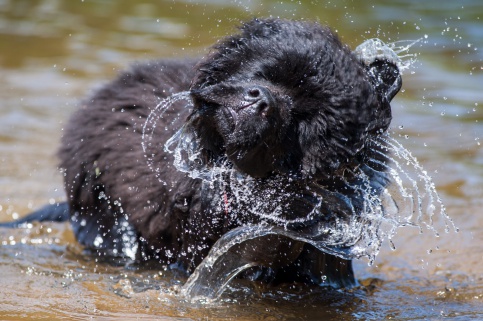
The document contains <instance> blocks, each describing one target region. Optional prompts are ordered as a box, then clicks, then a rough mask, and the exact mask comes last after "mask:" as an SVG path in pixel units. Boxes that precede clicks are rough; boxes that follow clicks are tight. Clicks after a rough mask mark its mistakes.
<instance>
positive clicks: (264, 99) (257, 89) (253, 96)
mask: <svg viewBox="0 0 483 321" xmlns="http://www.w3.org/2000/svg"><path fill="white" fill-rule="evenodd" d="M244 98H245V101H246V102H247V103H249V104H250V105H249V106H250V107H251V108H252V109H255V110H256V111H257V112H258V113H260V114H262V115H264V116H266V114H267V113H268V112H269V111H270V109H272V108H273V105H274V101H273V96H272V94H271V93H270V90H268V89H267V88H265V87H263V86H252V87H249V88H248V89H247V90H246V93H245V97H244Z"/></svg>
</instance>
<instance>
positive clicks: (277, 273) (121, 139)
mask: <svg viewBox="0 0 483 321" xmlns="http://www.w3.org/2000/svg"><path fill="white" fill-rule="evenodd" d="M395 84H396V88H395V87H394V86H395ZM399 88H400V76H399V74H398V69H397V67H396V66H395V65H394V64H392V63H391V62H387V61H383V60H377V61H374V64H372V65H366V64H364V63H363V62H361V61H360V59H359V58H358V57H356V55H354V54H353V53H352V52H351V51H350V50H349V49H348V48H347V47H346V46H344V45H342V44H341V43H340V41H339V40H338V39H337V37H336V36H335V35H334V34H333V33H332V32H331V31H330V30H329V29H327V28H325V27H322V26H320V25H318V24H315V23H308V22H296V21H286V20H278V19H269V20H253V21H251V22H249V23H247V24H245V25H244V26H243V27H242V28H241V32H240V33H239V34H236V35H234V36H231V37H227V38H225V39H224V40H222V41H221V42H219V43H218V44H217V45H215V46H214V47H213V48H212V50H211V52H210V53H209V54H208V55H207V56H206V57H205V58H203V59H201V60H199V61H196V60H173V61H168V60H164V61H153V62H148V63H144V64H137V65H135V66H133V68H132V70H131V71H129V72H124V73H122V74H120V75H119V77H118V78H117V79H116V80H115V81H113V82H111V83H109V84H107V85H106V86H104V87H103V88H101V89H100V90H98V91H97V92H95V94H94V95H93V96H92V97H91V98H90V99H88V100H85V101H84V102H83V103H82V105H81V107H80V109H79V110H78V111H77V112H76V113H75V114H74V115H73V117H72V119H71V121H70V123H69V125H68V126H67V127H66V128H65V132H64V135H63V139H62V145H61V148H60V150H59V157H60V160H61V162H60V167H61V168H62V169H63V172H64V181H65V190H66V193H67V200H68V205H69V212H70V219H71V222H72V226H73V229H74V232H75V235H76V237H77V239H78V240H79V242H80V243H81V244H83V245H84V246H85V247H87V248H89V249H91V250H94V251H95V252H97V253H98V255H100V256H119V257H126V256H127V257H130V258H132V259H136V260H155V261H158V262H160V263H162V264H176V265H177V266H179V267H181V268H182V269H184V270H186V271H188V272H191V271H193V269H194V268H195V267H196V266H197V265H198V264H199V263H200V262H201V260H202V259H203V258H204V257H205V256H206V255H207V253H208V251H209V250H210V248H211V247H212V245H213V244H214V243H215V242H216V241H217V240H218V239H219V238H220V237H221V236H222V235H223V234H225V233H226V232H228V231H229V230H231V229H233V228H235V227H237V226H240V225H243V224H246V223H250V224H258V223H265V222H264V219H263V217H257V216H256V215H252V214H250V213H254V210H248V207H249V206H251V205H250V204H248V203H250V200H248V201H247V200H244V201H243V202H242V201H240V200H239V199H237V198H236V197H235V194H236V191H233V190H231V189H230V186H229V185H227V184H224V183H223V181H218V182H215V183H213V184H208V183H206V182H204V181H203V180H202V179H200V178H192V177H190V176H189V173H185V172H183V171H179V170H178V169H177V168H175V166H174V165H173V155H172V154H170V153H168V152H166V151H165V150H164V148H163V146H164V144H165V142H166V141H167V140H168V139H169V138H170V137H172V136H173V135H174V134H175V133H176V131H177V130H179V128H184V130H185V132H187V133H190V134H191V135H192V136H193V137H195V138H196V139H197V142H198V145H199V146H198V147H197V148H198V152H199V155H200V156H199V157H200V161H201V162H202V165H201V166H203V167H206V168H212V167H214V166H217V164H221V163H223V164H229V167H230V168H231V169H232V170H233V171H234V172H237V173H240V175H242V176H244V177H245V178H246V179H247V182H251V183H250V184H252V185H250V186H251V187H250V188H251V190H250V192H251V193H252V194H253V195H254V200H256V201H257V202H260V203H262V206H261V207H258V209H257V210H259V211H261V212H264V213H265V214H268V213H269V212H270V211H275V207H277V206H278V207H277V208H281V210H280V211H281V213H282V214H281V215H282V216H283V217H284V218H285V219H297V218H299V217H305V216H307V213H309V212H311V211H313V208H314V206H315V205H314V204H315V203H317V200H313V199H311V197H312V196H311V195H312V194H313V191H314V188H315V189H317V188H318V187H323V189H324V190H329V191H331V190H333V191H337V192H338V193H340V194H341V195H345V194H344V193H346V194H348V195H346V197H348V198H351V201H352V204H353V206H355V207H356V208H357V206H362V205H361V200H360V199H358V198H359V197H360V196H358V195H349V193H348V192H344V188H343V186H344V184H343V183H342V182H343V181H351V180H353V182H354V184H357V182H356V179H355V178H354V177H351V174H350V173H351V170H352V169H354V168H358V167H360V166H363V165H364V158H365V157H366V156H367V154H368V153H369V151H368V149H367V142H368V139H369V138H371V137H374V136H376V135H379V134H380V133H382V132H384V131H385V130H386V129H387V127H388V126H389V123H390V120H391V109H390V105H389V102H390V100H391V99H392V97H393V96H394V95H395V93H396V92H397V90H399ZM183 91H189V92H190V97H191V99H192V102H193V107H192V108H187V107H186V102H183V101H177V102H174V103H173V104H172V105H171V106H170V107H169V108H168V109H167V110H166V112H165V113H164V115H163V117H161V118H160V119H159V121H158V122H157V123H156V126H155V127H154V128H153V133H152V137H153V138H154V140H153V141H152V142H150V143H151V145H150V148H152V149H153V150H154V151H155V152H152V153H151V149H150V150H149V151H148V153H149V155H148V156H149V157H152V163H153V164H155V167H156V168H155V170H154V171H153V169H152V168H150V167H149V166H147V164H146V155H145V154H146V152H145V151H144V150H143V147H142V137H143V126H144V124H145V122H146V120H147V118H148V116H149V115H150V113H151V112H153V110H155V108H156V106H157V105H158V104H159V102H160V101H161V100H163V99H166V98H168V97H170V96H171V95H173V94H175V93H179V92H183ZM383 176H384V175H383V173H381V174H380V177H371V178H370V180H371V182H374V186H376V185H377V186H379V187H381V186H383V185H384V182H383V181H384V177H383ZM273 181H277V182H278V185H277V186H279V187H280V186H282V187H281V188H277V187H273V186H274V185H273V184H272V183H271V182H273ZM314 184H315V185H316V186H318V187H313V186H314ZM311 186H312V187H311ZM268 190H270V193H268V192H267V191H268ZM287 195H288V196H287ZM257 197H258V198H257ZM312 198H313V197H312ZM326 200H330V197H327V198H326ZM358 204H359V205H358ZM324 208H325V209H321V210H319V212H318V213H317V215H318V216H319V218H318V219H319V220H320V219H321V217H322V218H323V217H325V216H326V217H329V216H332V217H336V216H340V217H343V216H344V215H348V213H344V211H343V210H342V209H340V208H339V209H338V208H337V206H330V205H327V206H325V207H324ZM255 211H256V210H255ZM262 214H263V213H262ZM262 216H263V215H262ZM309 225H310V224H309ZM309 225H307V224H306V225H303V226H298V227H297V226H294V227H293V228H294V229H304V228H310V226H309ZM272 240H273V242H265V243H264V244H260V246H259V247H258V249H257V250H256V254H254V253H249V252H250V251H246V252H245V253H246V255H253V256H258V257H263V259H262V260H260V263H261V265H263V267H261V268H259V269H258V270H257V271H255V272H253V271H252V273H251V274H250V273H247V274H246V275H250V276H251V277H252V278H254V279H265V280H268V281H271V282H278V281H284V282H285V281H302V282H309V283H316V284H319V283H322V280H323V279H324V280H325V278H327V277H328V278H329V279H330V281H331V284H333V285H335V286H350V285H353V284H355V280H354V276H353V272H352V267H351V262H350V261H346V260H343V259H340V258H338V257H336V256H333V255H330V254H326V253H323V252H320V251H318V250H316V249H315V248H314V247H312V246H311V245H309V244H303V243H301V242H295V241H290V240H288V239H283V238H273V239H272ZM241 255H244V254H243V253H241Z"/></svg>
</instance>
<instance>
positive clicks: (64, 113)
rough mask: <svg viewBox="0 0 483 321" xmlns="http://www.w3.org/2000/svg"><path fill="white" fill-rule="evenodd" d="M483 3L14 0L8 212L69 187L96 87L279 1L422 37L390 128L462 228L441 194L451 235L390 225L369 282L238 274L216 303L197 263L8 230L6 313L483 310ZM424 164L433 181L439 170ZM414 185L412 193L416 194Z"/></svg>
mask: <svg viewBox="0 0 483 321" xmlns="http://www.w3.org/2000/svg"><path fill="white" fill-rule="evenodd" d="M480 8H481V4H480V2H479V1H476V0H475V1H471V0H469V1H468V0H466V1H458V2H451V1H448V2H440V1H425V2H421V1H409V2H407V1H393V2H391V3H387V2H385V1H371V2H352V1H340V2H332V1H331V2H328V1H327V2H313V3H312V2H310V3H309V2H301V3H298V2H291V1H282V2H280V3H279V2H277V3H274V2H268V1H260V2H249V3H248V2H246V3H245V2H230V3H218V2H206V1H203V2H202V1H199V2H172V1H169V2H162V1H161V2H160V1H156V2H155V1H144V2H143V3H138V2H125V1H102V2H90V1H83V2H82V1H62V0H58V1H50V0H42V1H38V2H32V1H27V0H25V1H24V0H15V1H13V0H11V1H1V2H0V22H1V23H0V73H1V74H2V77H0V78H1V79H0V98H1V99H0V115H1V117H0V151H1V153H0V155H1V156H0V219H2V220H10V219H11V218H13V217H16V216H22V215H24V214H26V213H27V212H28V211H30V210H31V209H33V208H37V207H40V206H41V205H43V204H45V203H47V202H49V201H52V202H53V201H57V200H63V199H64V198H65V196H64V194H63V190H62V177H61V175H60V174H59V173H58V172H57V171H56V169H55V168H56V164H57V160H56V158H55V156H54V154H55V150H56V148H57V146H58V141H59V138H60V136H61V134H62V127H63V126H64V124H65V120H66V119H67V117H68V115H70V114H71V113H72V111H73V110H74V108H76V107H77V105H78V100H79V99H80V98H82V97H85V96H86V93H87V92H88V91H89V90H90V89H92V88H94V87H95V86H97V85H99V84H101V83H102V82H104V81H107V80H109V79H111V78H112V77H113V75H115V74H116V73H117V72H118V70H120V69H124V68H126V66H127V65H128V64H129V63H130V62H132V61H135V60H144V59H150V58H156V57H180V56H184V55H191V56H193V55H204V54H206V51H205V49H204V48H206V47H207V46H208V45H210V44H212V43H214V42H215V41H216V39H217V38H218V37H220V36H223V35H225V34H229V33H231V32H232V31H233V25H234V24H236V23H237V22H238V21H239V20H240V19H249V18H251V17H253V16H267V15H274V16H282V17H289V18H291V17H295V18H305V19H319V20H320V21H321V22H322V23H326V24H328V25H330V26H332V28H333V29H334V30H336V31H337V32H338V33H339V35H340V36H341V37H342V40H343V41H345V42H346V43H348V44H349V45H350V46H351V48H356V47H357V46H358V45H359V44H361V43H363V42H364V40H366V39H371V38H379V39H382V40H383V41H384V42H385V43H387V44H390V43H394V42H396V43H398V41H400V40H405V39H422V40H421V41H419V42H418V43H416V44H415V45H414V46H413V47H411V50H410V51H411V53H413V52H414V53H417V56H416V57H410V58H409V59H412V58H416V59H417V60H416V62H415V63H414V64H413V68H411V69H408V70H407V71H405V73H404V75H403V82H404V83H403V90H402V92H400V93H399V94H398V95H397V96H396V97H395V99H394V101H393V103H392V105H393V114H394V119H393V122H392V126H391V129H390V136H391V137H392V138H393V139H395V140H397V141H398V142H400V143H402V144H403V145H404V147H405V148H406V149H407V150H409V151H411V154H412V155H413V156H416V157H417V159H418V163H419V164H420V165H421V166H422V167H423V168H424V169H425V170H426V174H427V176H429V177H430V178H431V181H432V183H433V184H434V185H435V187H436V189H437V191H438V193H439V197H440V198H441V199H442V200H443V203H444V205H445V210H446V212H447V213H448V215H449V216H450V217H451V218H452V219H453V220H454V221H455V225H457V226H458V228H459V230H460V231H459V232H458V233H455V232H454V231H453V228H452V224H451V222H449V221H447V223H448V225H449V227H450V231H449V233H445V232H444V230H445V228H446V224H445V219H444V215H441V214H440V213H441V212H440V211H441V210H440V209H439V207H438V206H439V205H438V204H439V203H438V202H437V198H434V200H435V202H434V204H435V206H436V208H435V215H433V223H432V224H433V226H435V227H434V228H435V229H436V230H437V231H439V237H436V235H435V233H434V231H433V230H432V229H431V228H430V229H428V228H426V227H424V226H425V224H420V223H422V222H426V223H428V224H429V226H431V224H430V221H428V217H427V216H424V217H423V221H422V222H418V221H416V224H417V225H418V226H419V225H420V226H423V233H422V234H421V233H420V229H419V228H418V227H412V226H411V224H409V225H408V226H406V227H403V228H398V229H397V233H396V234H395V235H394V236H392V237H391V239H390V241H391V242H389V239H388V238H386V241H384V242H383V243H382V244H381V247H380V250H379V253H378V254H377V256H376V259H375V261H374V262H373V265H372V266H368V263H369V259H367V258H361V259H356V260H354V262H355V274H356V277H357V278H358V280H359V283H360V284H361V285H362V287H360V288H356V289H353V290H351V291H339V292H334V291H327V290H325V289H323V288H310V287H309V288H307V287H299V286H293V285H291V286H285V287H278V288H267V287H263V286H261V285H257V284H252V283H247V282H243V281H241V280H231V281H230V282H229V283H228V285H227V286H226V287H225V291H224V293H223V294H222V295H221V297H220V300H219V301H217V303H206V302H205V303H203V302H200V303H190V302H186V300H185V299H184V298H183V297H182V296H181V295H180V294H179V293H180V291H181V287H182V285H183V284H185V282H186V279H184V278H183V277H181V276H177V275H173V274H170V272H169V271H164V270H163V269H161V270H160V269H159V268H150V267H142V268H140V267H136V266H131V267H129V268H124V267H115V266H111V265H109V264H107V263H105V262H100V261H99V260H97V259H96V258H93V257H90V256H85V255H84V254H83V253H82V249H81V248H80V246H79V245H78V244H77V243H76V242H75V240H74V238H73V236H72V233H71V232H70V230H69V227H68V226H67V225H63V224H50V225H43V226H39V225H35V224H34V225H33V226H32V228H27V229H20V230H14V231H12V230H0V271H1V273H2V278H0V286H1V287H2V291H1V292H0V318H1V319H5V320H18V319H32V320H37V319H39V318H45V319H49V320H59V319H66V318H68V319H86V318H89V317H94V318H97V319H104V320H111V319H119V318H131V319H146V320H148V319H163V320H180V319H186V320H203V319H210V320H227V319H236V320H261V319H264V320H299V319H305V320H320V319H327V320H331V319H334V320H354V319H359V320H370V319H373V320H380V319H397V320H414V319H451V320H468V319H480V318H482V316H483V309H482V305H481V300H482V299H483V279H482V277H481V276H482V275H483V268H482V265H481V260H482V249H481V244H483V238H482V235H483V230H482V226H483V220H482V217H483V216H482V215H480V214H481V208H483V203H482V200H483V189H482V186H483V166H482V164H483V151H482V147H481V139H482V137H483V129H482V127H481V123H482V121H483V113H482V112H483V110H482V107H481V106H482V103H483V97H482V93H481V84H482V83H483V75H482V71H481V70H482V69H481V66H482V65H483V63H482V59H483V58H482V54H481V48H482V47H483V43H482V39H483V37H482V30H483V24H482V20H481V19H482V17H481V10H480ZM426 36H427V37H426ZM402 45H403V46H404V45H405V44H402ZM396 149H397V148H396ZM394 157H396V160H398V162H399V163H400V164H401V166H406V162H402V161H401V159H403V158H397V156H394ZM408 166H409V169H411V168H413V165H408ZM391 167H394V164H393V165H391ZM403 169H404V171H408V168H406V167H403ZM411 171H412V169H411V170H409V172H411ZM399 176H400V178H401V179H402V180H404V181H405V183H404V184H406V185H405V186H411V185H410V184H412V183H411V182H410V181H409V180H406V177H405V176H404V175H401V174H399ZM412 178H413V180H414V181H415V182H417V183H418V184H422V185H418V186H420V187H418V188H419V192H420V193H421V192H422V191H424V190H425V184H424V183H423V182H424V180H420V179H419V177H418V176H417V175H416V176H413V177H412ZM234 179H235V178H234ZM393 188H394V190H389V193H390V194H391V195H394V193H396V194H397V193H398V192H397V191H398V185H393ZM413 198H415V199H417V196H414V197H413ZM404 199H406V200H407V204H408V205H407V206H411V205H410V204H411V201H409V200H410V198H404ZM423 199H428V198H427V196H423ZM423 204H426V203H424V202H423ZM425 207H426V205H423V209H425ZM416 208H417V207H416ZM416 218H417V214H414V216H412V217H411V218H408V219H409V220H411V221H412V222H414V221H415V219H416ZM404 219H406V217H400V218H398V220H401V222H402V221H404ZM387 226H388V227H391V226H393V225H392V222H389V223H388V225H387ZM389 231H390V229H389ZM391 243H392V244H393V245H391ZM394 248H395V249H394Z"/></svg>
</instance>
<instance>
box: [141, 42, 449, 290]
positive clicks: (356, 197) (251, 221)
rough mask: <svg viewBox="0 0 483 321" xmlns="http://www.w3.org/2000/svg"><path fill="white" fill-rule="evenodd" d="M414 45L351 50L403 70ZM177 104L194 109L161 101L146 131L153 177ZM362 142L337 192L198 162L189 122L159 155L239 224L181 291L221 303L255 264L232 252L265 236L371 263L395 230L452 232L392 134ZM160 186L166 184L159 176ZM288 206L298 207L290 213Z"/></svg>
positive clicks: (184, 96)
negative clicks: (169, 113) (363, 154)
mask: <svg viewBox="0 0 483 321" xmlns="http://www.w3.org/2000/svg"><path fill="white" fill-rule="evenodd" d="M418 41H419V40H418ZM418 41H412V42H405V43H403V42H398V43H392V44H389V45H386V44H384V43H383V42H382V41H380V40H379V39H370V40H367V41H366V42H364V43H363V44H362V45H360V46H359V47H358V48H357V49H356V50H355V52H356V54H358V55H359V56H360V58H361V59H362V60H363V61H365V62H366V63H371V62H373V61H374V60H375V59H378V58H381V57H384V59H389V60H390V61H392V62H394V63H396V64H397V66H398V67H399V69H400V70H404V69H407V68H408V67H409V66H410V65H411V64H412V63H413V62H414V57H415V56H414V55H411V54H408V53H407V51H408V49H409V48H410V47H411V46H413V45H414V44H415V43H417V42H418ZM179 100H186V101H187V105H186V106H187V108H189V107H191V106H192V103H191V101H190V99H189V94H188V93H187V92H182V93H179V94H175V95H173V96H171V97H169V98H167V99H165V100H163V101H161V102H160V103H159V105H158V106H157V107H156V108H155V109H154V110H153V111H152V113H151V114H150V115H149V117H148V119H147V121H146V124H145V126H144V128H143V148H144V152H145V155H146V159H147V163H148V166H149V167H150V168H151V170H153V172H155V173H158V172H159V170H158V168H156V164H155V163H154V156H155V151H156V150H159V148H160V147H161V146H155V141H156V140H155V139H153V138H154V137H153V135H154V129H155V128H156V124H157V123H158V120H159V118H161V117H163V114H164V112H165V111H166V109H167V108H169V107H170V106H171V105H172V104H173V103H175V102H177V101H179ZM366 144H367V149H368V150H369V151H370V153H369V154H370V155H371V156H368V157H367V159H366V161H365V163H364V165H362V166H360V167H358V168H356V169H353V170H352V172H351V173H349V174H350V175H347V178H345V177H346V176H344V177H342V178H341V180H342V184H341V185H342V186H339V187H338V188H337V189H330V188H327V187H324V186H321V185H319V183H317V182H309V183H306V182H305V183H304V184H305V185H304V186H303V188H302V189H301V188H300V185H297V183H296V182H293V181H292V179H291V178H289V177H282V176H276V177H273V178H270V179H266V180H263V181H262V180H257V179H253V178H251V177H249V176H247V175H244V174H243V173H240V172H238V171H237V170H236V169H234V167H233V166H232V164H231V163H230V162H229V161H227V160H225V161H220V162H217V163H213V164H211V163H210V164H205V163H203V161H202V157H201V155H200V147H199V146H200V142H199V139H198V138H197V136H196V134H195V133H194V132H193V130H192V128H191V126H190V124H189V123H188V124H185V125H184V126H182V127H181V128H180V129H179V130H178V131H177V132H176V133H175V135H173V136H172V137H171V138H170V139H169V140H168V141H167V142H166V143H165V145H164V150H165V151H166V152H168V153H171V154H172V155H173V157H174V165H175V166H176V168H177V169H178V170H180V171H182V172H185V173H187V174H188V175H189V176H190V177H191V178H193V179H201V180H202V181H203V182H204V184H203V186H204V187H205V188H212V189H215V190H218V191H222V193H225V195H226V191H227V190H228V191H229V192H230V199H229V200H225V204H224V205H218V206H219V209H220V210H223V208H222V207H223V206H225V207H227V206H228V207H229V208H230V209H231V210H230V211H229V215H230V216H231V217H230V220H231V221H232V222H236V223H237V225H239V226H240V227H238V228H236V229H234V230H232V231H230V232H228V233H227V234H225V235H224V236H223V237H222V238H221V239H220V240H219V241H218V242H217V243H216V244H215V245H214V246H213V248H212V249H211V252H210V253H209V255H208V256H207V257H206V258H205V259H204V261H203V262H202V263H201V264H200V265H199V266H198V268H197V269H196V270H195V272H194V273H193V274H192V275H191V277H190V279H189V280H188V282H187V283H186V284H185V286H184V287H183V289H182V293H183V294H184V295H186V296H187V297H189V298H191V299H193V298H198V297H205V298H211V299H214V298H216V297H218V296H219V295H220V294H221V293H222V292H223V290H224V289H225V287H226V284H227V283H228V282H229V281H230V280H231V279H232V278H233V277H234V276H236V275H237V274H238V273H239V272H240V271H243V270H244V269H247V268H249V267H251V266H253V265H256V264H257V262H253V261H250V260H249V259H241V258H240V256H239V255H236V254H234V253H235V252H234V251H233V249H234V248H236V247H237V246H240V245H241V244H244V243H247V242H248V243H249V242H251V241H252V240H255V239H259V238H263V237H267V236H270V235H282V236H283V237H287V238H290V239H293V240H296V241H302V242H305V243H310V244H312V245H313V246H314V247H316V248H318V249H319V250H321V251H323V252H326V253H329V254H332V255H336V256H339V257H341V258H344V259H354V258H361V257H366V258H367V259H368V260H369V264H372V263H373V262H374V260H375V257H376V256H377V254H378V252H379V250H380V248H381V246H382V244H383V243H384V242H385V241H387V242H388V243H389V245H390V246H391V247H392V248H394V243H393V241H392V239H393V237H394V235H395V234H396V231H397V229H398V228H400V227H404V226H412V227H416V228H419V230H420V232H421V233H422V232H423V231H424V230H429V231H431V232H432V233H434V234H435V235H436V236H439V233H440V232H439V231H440V228H439V225H440V224H443V226H444V231H445V232H449V231H450V229H451V228H454V229H455V230H456V228H455V227H454V224H453V222H452V221H451V219H450V218H449V217H448V215H447V214H446V211H445V208H444V205H443V203H442V201H441V199H440V197H439V196H438V194H437V191H436V189H435V186H434V183H433V182H432V179H431V177H430V176H429V175H428V173H427V172H426V171H425V170H424V169H423V168H422V167H421V165H420V164H419V163H418V161H417V160H416V158H415V157H414V156H412V155H411V153H410V152H409V151H408V150H407V149H405V148H404V147H403V146H402V145H401V144H400V143H399V142H398V141H397V140H395V139H394V138H392V137H391V136H390V135H389V134H381V135H379V136H377V137H374V138H372V139H371V140H370V141H368V142H367V143H366ZM151 151H153V152H151ZM158 180H159V181H160V182H161V183H162V184H166V182H165V181H164V180H163V179H162V178H161V177H159V176H158ZM294 186H295V187H294ZM220 199H222V198H220ZM267 200H269V201H267ZM290 204H295V205H294V206H296V207H297V208H296V210H295V211H291V210H290V206H291V205H290ZM215 205H216V204H215ZM225 209H226V208H225ZM240 211H243V212H240ZM292 213H296V215H295V214H292ZM242 218H243V219H242ZM244 260H245V261H244Z"/></svg>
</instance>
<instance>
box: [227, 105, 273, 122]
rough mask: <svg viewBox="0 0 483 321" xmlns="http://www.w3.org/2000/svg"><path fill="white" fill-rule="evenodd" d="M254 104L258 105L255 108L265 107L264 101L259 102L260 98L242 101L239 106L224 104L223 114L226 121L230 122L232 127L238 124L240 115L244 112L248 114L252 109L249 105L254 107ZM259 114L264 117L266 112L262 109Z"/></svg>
mask: <svg viewBox="0 0 483 321" xmlns="http://www.w3.org/2000/svg"><path fill="white" fill-rule="evenodd" d="M255 105H259V106H258V108H257V109H262V110H263V109H264V108H265V107H266V103H264V102H260V100H256V101H251V102H245V101H244V102H242V104H241V105H240V106H236V107H232V106H224V108H223V109H224V114H225V116H226V118H227V119H228V121H229V122H230V123H231V125H232V126H233V127H236V125H238V122H239V120H240V116H241V115H242V114H244V113H247V114H250V113H253V111H250V107H254V106H255ZM260 116H262V117H266V116H267V113H266V112H264V111H261V112H260Z"/></svg>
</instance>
